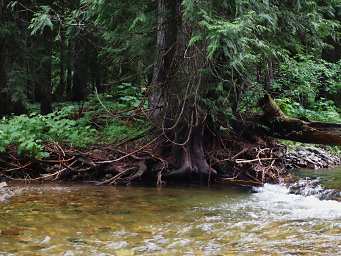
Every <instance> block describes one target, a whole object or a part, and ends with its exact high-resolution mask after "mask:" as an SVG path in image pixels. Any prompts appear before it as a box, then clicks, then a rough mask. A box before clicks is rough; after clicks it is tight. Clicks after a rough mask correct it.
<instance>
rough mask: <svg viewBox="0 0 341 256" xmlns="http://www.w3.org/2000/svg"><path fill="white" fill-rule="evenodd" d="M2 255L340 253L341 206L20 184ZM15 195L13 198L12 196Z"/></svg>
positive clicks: (207, 192) (223, 192) (176, 191)
mask: <svg viewBox="0 0 341 256" xmlns="http://www.w3.org/2000/svg"><path fill="white" fill-rule="evenodd" d="M11 190H13V191H14V193H13V194H9V195H8V196H7V197H6V198H5V197H3V199H4V201H3V202H2V203H0V255H1V256H5V255H6V256H10V255H11V256H12V255H20V256H21V255H27V256H28V255H30V256H33V255H34V256H39V255H65V256H72V255H96V256H97V255H99V256H104V255H118V256H127V255H340V254H339V253H340V252H341V203H340V202H336V201H327V200H326V201H321V200H319V199H317V198H315V197H312V196H311V197H303V196H300V195H291V194H288V190H287V188H286V187H285V186H282V185H270V184H266V185H265V186H264V187H263V188H260V189H258V192H257V193H251V192H247V191H242V190H239V189H232V188H231V189H226V188H224V189H222V188H196V187H178V188H162V189H158V188H152V187H117V188H116V187H96V186H87V185H63V186H60V185H40V186H24V187H23V186H22V185H21V186H17V187H16V186H14V187H13V188H11ZM10 196H12V197H10Z"/></svg>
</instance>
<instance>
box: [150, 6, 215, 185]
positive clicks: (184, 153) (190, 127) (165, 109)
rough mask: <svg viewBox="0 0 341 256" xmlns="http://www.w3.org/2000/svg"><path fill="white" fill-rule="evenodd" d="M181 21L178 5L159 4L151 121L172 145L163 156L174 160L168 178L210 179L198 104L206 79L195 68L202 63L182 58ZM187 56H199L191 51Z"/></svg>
mask: <svg viewBox="0 0 341 256" xmlns="http://www.w3.org/2000/svg"><path fill="white" fill-rule="evenodd" d="M182 18H183V17H182V11H181V1H179V0H177V1H174V0H159V1H158V32H157V40H156V63H155V66H154V73H153V79H152V93H151V94H150V96H149V104H150V107H151V109H152V115H151V118H152V120H153V121H154V123H155V126H156V127H158V128H160V130H161V131H162V132H163V134H164V136H165V138H166V139H167V143H166V144H167V146H169V144H170V145H171V149H169V148H167V150H165V151H166V154H168V155H169V154H170V155H175V156H176V160H175V164H174V170H173V171H171V172H170V173H169V176H171V177H184V176H185V177H191V178H193V177H199V178H201V177H203V176H204V177H209V176H210V175H211V174H214V173H216V172H215V171H214V170H213V169H212V168H211V167H210V165H209V163H208V162H207V156H206V146H207V145H206V143H205V141H204V137H205V134H206V127H207V126H206V118H205V117H206V115H205V113H203V111H202V110H201V109H200V107H199V103H198V101H197V96H198V92H201V91H204V90H201V89H202V88H199V87H200V86H201V84H204V81H205V79H204V78H202V77H201V73H200V70H201V68H202V67H203V66H196V65H197V64H198V63H199V65H202V63H203V61H201V60H199V61H198V59H195V58H187V57H186V56H185V55H186V45H187V44H188V41H189V39H190V36H191V35H185V33H184V27H185V25H184V21H183V20H182ZM189 30H190V29H189V28H188V27H187V30H186V31H189ZM187 50H188V49H187ZM187 53H188V55H189V56H190V55H191V54H193V55H195V56H198V55H200V54H198V55H196V54H194V53H193V52H191V50H188V52H187ZM161 128H162V129H161Z"/></svg>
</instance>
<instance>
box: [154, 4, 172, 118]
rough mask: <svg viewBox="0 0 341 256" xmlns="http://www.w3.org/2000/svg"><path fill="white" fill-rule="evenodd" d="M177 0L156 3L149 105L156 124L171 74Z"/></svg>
mask: <svg viewBox="0 0 341 256" xmlns="http://www.w3.org/2000/svg"><path fill="white" fill-rule="evenodd" d="M177 2H178V0H159V1H158V8H157V11H158V19H157V24H158V30H157V39H156V51H157V52H156V62H155V65H154V72H153V79H152V90H151V93H150V96H149V105H150V108H151V109H152V118H153V119H154V120H156V122H158V121H159V120H160V119H159V118H160V116H159V115H160V110H161V108H162V106H163V105H164V102H163V101H164V99H163V90H164V89H165V88H166V87H167V83H168V82H169V79H170V74H171V72H172V63H173V60H174V55H175V50H176V40H177V22H176V15H177V4H178V3H177Z"/></svg>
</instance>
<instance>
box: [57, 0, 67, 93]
mask: <svg viewBox="0 0 341 256" xmlns="http://www.w3.org/2000/svg"><path fill="white" fill-rule="evenodd" d="M64 9H65V8H64V0H62V1H61V10H62V11H63V12H64ZM62 23H64V20H63V18H62ZM59 51H60V63H59V72H60V74H59V85H58V87H57V89H56V92H55V96H56V97H55V98H57V99H58V100H62V99H63V97H64V93H65V30H64V28H61V30H60V42H59Z"/></svg>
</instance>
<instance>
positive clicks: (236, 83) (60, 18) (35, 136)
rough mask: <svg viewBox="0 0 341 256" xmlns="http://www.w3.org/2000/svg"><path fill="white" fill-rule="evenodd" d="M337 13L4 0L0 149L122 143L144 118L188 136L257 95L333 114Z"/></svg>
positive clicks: (315, 7) (219, 0)
mask: <svg viewBox="0 0 341 256" xmlns="http://www.w3.org/2000/svg"><path fill="white" fill-rule="evenodd" d="M340 21H341V1H340V0H329V1H319V0H287V1H267V0H264V1H258V0H257V1H256V0H233V1H227V0H214V1H208V0H183V1H180V0H178V1H167V0H158V1H151V0H140V1H120V0H111V1H106V0H72V1H65V0H59V1H44V0H22V1H7V0H1V1H0V116H2V117H3V119H2V121H1V122H0V151H3V152H4V151H6V150H7V149H8V147H9V146H10V145H16V146H17V147H18V151H19V153H25V154H30V155H31V156H34V157H38V158H39V157H44V156H46V155H47V153H46V152H45V151H46V150H44V146H43V144H44V143H45V142H49V141H58V142H61V143H68V144H70V145H72V146H76V147H85V146H87V145H89V144H96V143H101V142H102V143H119V142H121V141H127V140H129V139H132V138H135V137H139V136H141V134H143V133H145V132H146V131H149V130H150V129H149V128H150V127H151V126H152V125H151V124H153V125H154V126H155V124H156V126H157V127H158V128H160V129H163V131H164V135H166V136H167V138H168V140H169V141H173V142H174V143H175V144H176V145H178V146H183V145H185V144H186V143H187V142H189V143H193V144H195V143H197V141H199V140H200V139H199V140H198V138H197V135H196V133H203V132H202V130H203V129H204V128H203V127H204V126H205V127H206V128H207V127H209V128H212V130H229V129H230V128H229V127H230V122H229V120H231V119H235V118H237V119H243V118H244V117H245V116H248V115H250V114H251V113H257V112H260V108H259V105H258V101H259V99H260V98H262V97H263V96H264V94H269V95H271V96H272V98H274V99H275V101H276V103H277V104H278V105H279V106H280V107H281V109H282V111H283V112H284V113H285V114H286V115H288V116H290V117H297V118H300V119H303V120H316V121H323V122H336V123H337V122H340V121H341V117H340V113H341V112H340V108H341V42H340V39H341V37H340V33H341V27H340ZM160 109H162V110H160ZM165 113H166V114H165ZM211 124H212V125H211ZM206 125H207V126H206ZM206 128H205V129H206ZM172 130H174V132H172ZM165 131H166V132H165ZM187 134H190V135H188V137H187ZM190 137H193V138H194V142H191V138H190ZM194 146H195V147H196V148H201V146H202V145H200V144H199V145H196V144H195V145H194ZM185 151H186V150H185ZM186 152H187V151H186ZM195 154H199V153H198V152H193V155H195Z"/></svg>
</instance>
